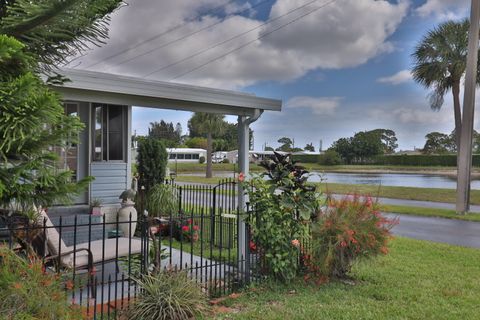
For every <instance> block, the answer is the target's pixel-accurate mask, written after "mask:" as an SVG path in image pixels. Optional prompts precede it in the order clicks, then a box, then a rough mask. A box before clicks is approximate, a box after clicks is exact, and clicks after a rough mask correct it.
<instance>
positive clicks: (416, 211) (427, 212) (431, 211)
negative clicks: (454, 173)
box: [382, 205, 480, 222]
mask: <svg viewBox="0 0 480 320" xmlns="http://www.w3.org/2000/svg"><path fill="white" fill-rule="evenodd" d="M382 211H385V212H391V213H399V214H409V215H415V216H425V217H439V218H446V219H457V220H465V221H478V222H480V213H469V214H467V215H458V214H457V213H456V212H455V210H448V209H436V208H422V207H410V206H396V205H383V206H382Z"/></svg>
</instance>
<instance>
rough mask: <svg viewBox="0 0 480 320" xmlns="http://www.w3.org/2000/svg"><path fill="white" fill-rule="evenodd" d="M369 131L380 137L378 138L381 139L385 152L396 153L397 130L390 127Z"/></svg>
mask: <svg viewBox="0 0 480 320" xmlns="http://www.w3.org/2000/svg"><path fill="white" fill-rule="evenodd" d="M369 132H371V133H372V134H374V135H376V136H377V137H378V138H377V139H380V141H381V142H382V144H383V153H394V152H395V149H396V148H398V144H397V137H396V136H395V131H393V130H390V129H375V130H371V131H369Z"/></svg>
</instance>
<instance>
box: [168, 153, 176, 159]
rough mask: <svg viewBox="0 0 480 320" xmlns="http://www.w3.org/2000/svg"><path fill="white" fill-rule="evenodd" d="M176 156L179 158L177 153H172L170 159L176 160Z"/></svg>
mask: <svg viewBox="0 0 480 320" xmlns="http://www.w3.org/2000/svg"><path fill="white" fill-rule="evenodd" d="M176 156H177V155H176V154H175V153H170V156H169V159H175V158H176Z"/></svg>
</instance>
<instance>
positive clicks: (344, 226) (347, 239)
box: [303, 195, 397, 281]
mask: <svg viewBox="0 0 480 320" xmlns="http://www.w3.org/2000/svg"><path fill="white" fill-rule="evenodd" d="M396 223H397V220H396V219H387V218H385V217H384V216H382V214H381V213H380V211H379V207H378V204H377V202H376V201H373V200H372V198H371V197H369V196H365V197H361V196H359V195H352V196H346V197H344V198H343V199H341V200H334V199H330V200H329V202H328V207H326V209H325V210H323V212H322V213H321V214H320V215H319V216H318V218H317V220H316V221H315V222H314V224H313V226H312V251H311V252H309V251H308V250H307V251H305V252H304V253H305V255H304V257H303V258H304V261H305V264H306V266H307V270H308V275H307V277H313V278H314V279H315V280H316V281H319V280H320V281H326V280H327V279H329V278H332V277H333V278H347V277H348V273H349V272H350V270H351V268H352V265H353V263H354V262H355V261H357V260H359V259H364V258H370V257H374V256H376V255H378V254H380V253H382V254H387V253H388V248H387V244H388V240H389V239H390V237H391V234H390V229H391V228H392V227H393V226H394V225H395V224H396Z"/></svg>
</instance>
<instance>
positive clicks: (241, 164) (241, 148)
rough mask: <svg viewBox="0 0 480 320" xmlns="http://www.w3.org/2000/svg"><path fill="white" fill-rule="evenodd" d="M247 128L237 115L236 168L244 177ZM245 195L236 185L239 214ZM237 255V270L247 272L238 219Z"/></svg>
mask: <svg viewBox="0 0 480 320" xmlns="http://www.w3.org/2000/svg"><path fill="white" fill-rule="evenodd" d="M248 135H249V130H248V123H247V117H246V116H239V117H238V168H239V171H240V172H242V173H243V174H244V175H245V177H248V171H249V166H248V165H249V161H248V160H249V159H248V140H249V136H248ZM247 201H248V200H247V199H246V195H245V194H244V190H243V188H242V186H241V185H240V184H239V185H238V210H239V211H240V216H243V213H244V212H245V209H246V203H247ZM238 256H239V257H240V258H239V260H238V261H239V263H240V264H241V265H239V266H238V268H239V270H244V271H245V273H248V272H249V270H246V266H247V264H246V263H245V262H246V259H249V257H248V256H247V244H246V225H245V221H243V220H240V223H239V227H238Z"/></svg>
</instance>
